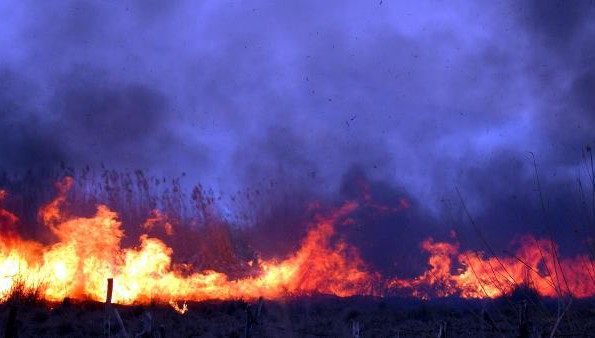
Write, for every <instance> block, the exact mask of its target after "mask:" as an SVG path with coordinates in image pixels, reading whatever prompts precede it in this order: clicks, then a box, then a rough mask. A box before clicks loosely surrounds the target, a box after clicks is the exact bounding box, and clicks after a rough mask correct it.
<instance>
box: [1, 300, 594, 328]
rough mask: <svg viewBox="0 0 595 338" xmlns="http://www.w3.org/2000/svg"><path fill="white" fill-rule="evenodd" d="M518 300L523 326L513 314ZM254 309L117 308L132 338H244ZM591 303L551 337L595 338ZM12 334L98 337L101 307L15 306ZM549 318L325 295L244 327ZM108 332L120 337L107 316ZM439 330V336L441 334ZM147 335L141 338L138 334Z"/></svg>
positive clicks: (536, 311)
mask: <svg viewBox="0 0 595 338" xmlns="http://www.w3.org/2000/svg"><path fill="white" fill-rule="evenodd" d="M525 302H526V304H527V305H526V321H524V324H521V323H520V311H521V309H522V308H523V304H524V303H525ZM248 304H250V309H251V310H250V311H252V312H253V313H254V315H256V312H257V309H256V308H257V305H256V304H255V303H246V302H243V301H239V300H238V301H223V302H221V301H209V302H200V303H189V304H188V311H187V312H186V313H185V314H179V313H178V312H176V311H175V310H174V309H173V308H172V307H170V306H168V305H158V304H154V305H148V306H119V305H116V309H117V310H118V311H119V313H120V314H121V318H122V321H123V323H124V326H125V328H126V331H127V334H128V336H130V337H133V336H135V335H137V334H139V333H140V332H142V331H143V327H144V326H145V327H146V325H147V323H146V322H147V315H148V314H149V315H150V317H151V318H152V321H151V328H152V332H153V333H152V334H153V337H159V336H165V337H244V336H246V323H247V311H246V306H247V305H248ZM594 304H595V302H594V300H592V299H584V300H580V301H575V302H574V304H573V306H572V308H571V310H570V311H569V312H568V313H567V314H566V316H565V317H564V319H563V320H562V322H561V324H560V327H559V330H558V334H556V336H559V337H593V336H595V306H594ZM10 307H11V306H10V305H8V304H3V305H0V323H2V326H1V327H0V335H5V333H6V331H5V330H6V328H7V320H8V316H9V312H10ZM16 307H17V316H16V318H17V321H16V329H17V332H18V337H76V336H88V337H94V336H95V337H96V336H103V335H104V328H105V309H104V305H103V304H102V303H98V302H76V303H71V302H69V301H67V302H63V303H61V304H54V305H48V304H41V303H37V304H22V305H17V306H16ZM555 319H556V301H555V300H540V299H529V300H525V301H523V300H521V301H519V300H515V299H512V298H506V299H505V298H501V299H496V300H489V301H474V300H461V299H437V300H431V301H422V300H414V299H402V298H371V297H350V298H338V297H331V296H312V297H300V298H296V299H286V300H283V301H264V302H263V306H262V311H261V313H260V316H259V317H258V318H257V319H256V320H255V321H256V323H254V324H252V328H251V330H250V335H251V336H253V337H353V336H355V335H354V331H357V330H354V327H357V326H359V334H360V336H361V337H440V335H439V334H440V332H441V330H442V334H443V335H442V336H443V337H523V335H522V334H525V337H542V336H549V335H550V331H551V329H552V326H553V325H554V322H555ZM110 326H111V335H112V336H118V335H120V336H121V334H122V331H121V329H120V326H119V325H118V323H117V321H116V319H115V317H114V316H113V315H112V317H111V321H110ZM444 328H446V335H444V334H445V333H444ZM145 336H146V337H149V335H145Z"/></svg>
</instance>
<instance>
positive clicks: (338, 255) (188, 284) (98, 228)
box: [0, 179, 376, 304]
mask: <svg viewBox="0 0 595 338" xmlns="http://www.w3.org/2000/svg"><path fill="white" fill-rule="evenodd" d="M71 184H72V180H71V179H66V180H64V181H63V182H62V183H60V184H58V190H59V194H58V197H57V198H56V199H54V200H53V201H52V202H50V203H49V204H48V205H46V206H45V207H43V208H42V209H41V211H40V216H41V217H40V218H41V219H42V220H43V221H44V223H45V224H46V225H47V226H48V227H49V229H50V230H51V232H52V233H53V234H54V235H55V236H56V238H57V242H56V243H54V244H52V245H49V246H43V245H41V244H39V243H35V242H28V241H24V240H21V239H18V238H17V239H16V240H15V239H14V238H11V237H4V236H3V237H2V240H1V242H0V267H2V271H4V276H2V279H1V280H0V299H1V298H3V297H6V296H7V295H8V293H9V292H10V290H11V287H12V286H13V284H14V283H15V281H16V280H17V277H18V279H19V280H22V281H25V283H26V284H27V287H29V288H34V287H39V286H40V285H43V286H44V297H45V298H46V299H47V300H52V301H56V300H61V299H63V298H65V297H71V298H90V299H93V300H103V299H104V297H105V294H106V284H105V280H106V278H113V279H114V281H115V286H114V290H113V301H114V302H117V303H123V304H128V303H145V302H150V301H153V300H162V301H172V300H193V301H199V300H205V299H215V298H216V299H233V298H256V297H260V296H263V297H267V298H278V297H282V296H285V295H292V294H309V293H315V292H319V293H328V294H334V295H338V296H351V295H356V294H373V293H374V288H373V282H374V280H375V279H376V277H375V275H374V274H372V273H369V272H367V270H366V267H365V264H364V263H363V261H362V260H361V258H360V257H359V253H358V252H357V250H355V249H354V248H353V247H350V246H349V245H347V244H346V243H345V242H343V241H341V240H337V241H333V237H334V235H335V230H334V227H335V225H336V224H337V223H338V222H340V221H341V220H342V219H344V218H346V217H347V215H348V214H349V213H350V212H352V211H353V210H354V209H355V208H357V204H355V203H347V204H345V205H343V206H342V207H341V208H339V209H338V210H335V211H333V212H332V213H330V214H329V215H326V216H319V217H318V218H317V221H316V223H315V224H314V225H313V226H312V228H311V229H310V230H309V232H308V233H307V235H306V237H305V239H304V240H303V241H302V244H301V247H300V249H299V250H298V251H297V252H295V253H294V254H293V255H291V256H290V257H288V258H286V259H285V260H281V261H277V260H268V261H260V262H258V265H259V266H258V268H259V272H258V273H257V274H255V275H253V276H248V277H245V278H241V279H236V280H230V278H229V277H228V276H227V275H225V274H223V273H220V272H216V271H199V272H194V273H191V274H188V273H187V271H188V270H189V269H188V266H186V265H183V264H174V263H173V262H172V254H173V249H172V248H170V247H168V246H167V245H165V243H164V242H163V241H161V240H160V239H157V238H152V237H149V235H147V234H143V235H141V236H140V238H139V240H140V245H139V246H138V247H135V248H122V247H121V239H122V238H123V237H124V232H123V231H122V229H121V225H122V224H121V223H120V222H119V221H118V214H117V213H115V212H114V211H111V210H110V209H109V208H108V207H106V206H105V205H100V206H99V207H98V208H97V211H96V212H95V214H94V215H93V216H91V217H73V216H69V215H66V214H65V213H64V212H63V211H62V208H61V207H62V204H63V203H65V201H66V197H65V194H66V192H67V191H68V188H69V186H70V185H71ZM3 212H4V213H6V215H9V216H7V217H5V218H7V219H8V221H4V220H3V223H2V224H6V226H13V225H14V223H16V221H17V219H16V217H14V215H12V214H10V213H8V212H6V211H3ZM154 216H155V217H158V216H159V214H157V213H156V214H154ZM154 223H155V219H154V218H151V219H149V221H148V222H147V223H146V224H145V225H144V226H143V228H144V229H147V230H148V229H150V228H151V227H152V226H153V224H154ZM169 227H171V225H169ZM14 236H16V235H14ZM14 236H13V237H14Z"/></svg>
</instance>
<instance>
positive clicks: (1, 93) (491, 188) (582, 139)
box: [0, 0, 595, 251]
mask: <svg viewBox="0 0 595 338" xmlns="http://www.w3.org/2000/svg"><path fill="white" fill-rule="evenodd" d="M594 18H595V7H594V5H593V4H592V2H590V1H572V2H566V1H538V0H535V1H529V2H524V3H519V2H516V1H504V2H502V1H498V2H490V3H476V2H473V1H458V2H456V3H452V2H448V3H446V2H439V1H427V2H421V3H420V2H415V3H409V2H397V1H390V0H384V1H357V2H345V1H299V2H293V3H290V2H275V3H272V2H266V1H256V2H241V1H201V2H196V1H153V0H151V1H146V0H143V1H141V0H129V1H117V2H105V1H102V2H97V1H43V2H39V1H4V2H3V3H2V4H0V20H1V22H2V23H3V24H2V30H1V31H0V46H1V48H0V112H1V113H0V134H1V135H2V136H1V138H0V157H1V158H2V162H1V166H2V167H3V168H4V169H5V170H8V171H24V170H29V169H40V168H46V167H52V166H57V165H59V164H60V163H66V164H67V165H70V166H73V167H85V166H87V165H89V166H91V167H99V166H102V165H104V166H107V167H109V168H116V169H130V170H135V169H142V170H146V171H149V172H152V173H156V175H179V174H180V173H182V172H184V173H186V177H185V178H184V180H185V182H187V183H188V184H193V183H195V182H202V184H203V185H205V186H209V187H213V189H215V190H218V191H236V190H238V189H244V188H246V187H248V188H250V189H261V188H262V187H263V186H264V187H267V188H268V189H269V190H276V191H277V193H278V194H279V195H278V196H293V197H292V198H295V199H296V200H299V201H305V200H307V199H308V198H307V197H304V196H316V197H317V198H329V199H331V200H335V199H341V198H347V197H349V194H350V191H353V189H356V188H353V186H355V184H356V183H354V182H355V181H357V177H364V178H365V180H367V181H369V182H371V183H370V186H371V187H372V194H373V195H374V198H375V199H380V200H382V199H385V198H388V199H389V200H390V201H397V200H398V198H399V197H404V198H406V199H408V200H409V201H410V202H411V205H412V207H411V209H410V210H413V209H415V210H414V211H408V212H410V213H412V214H410V215H409V216H399V217H405V219H385V220H384V221H369V222H368V225H369V229H367V231H366V232H365V233H367V234H369V236H370V237H369V238H372V243H376V244H377V245H378V246H379V247H381V248H382V250H387V249H389V248H390V247H392V246H393V244H394V243H393V242H391V236H392V237H397V236H400V234H403V233H405V234H408V233H411V234H416V235H415V236H413V235H412V236H413V237H414V238H415V240H413V239H412V241H411V244H410V245H408V248H407V250H410V248H411V247H415V246H416V245H417V239H418V238H421V237H423V236H426V235H427V234H428V233H434V234H447V233H448V231H449V230H451V229H457V231H458V232H460V233H467V234H468V236H469V237H471V236H473V233H474V230H473V229H472V226H471V225H470V224H469V223H468V222H467V221H468V217H467V215H466V214H465V213H464V209H463V208H462V205H461V201H460V200H459V197H458V195H457V194H456V193H455V188H458V189H459V191H460V194H461V197H462V198H463V200H464V201H465V203H466V206H467V207H468V209H469V211H470V214H472V216H473V217H475V220H476V223H477V224H478V225H479V227H481V229H482V230H483V231H484V232H485V233H486V236H488V237H491V238H494V241H496V242H497V241H498V239H499V238H501V239H502V240H501V243H498V244H502V243H505V242H507V241H508V240H509V239H510V238H511V237H512V236H514V235H515V234H518V233H525V232H535V233H544V232H545V231H546V230H544V229H545V228H544V223H551V226H552V227H553V228H554V232H555V235H556V236H557V237H561V238H567V239H566V241H571V240H575V237H573V236H574V235H572V231H570V230H568V229H573V228H574V227H578V226H580V225H581V224H583V223H584V222H585V218H584V217H582V216H581V215H582V214H580V213H579V212H578V211H577V210H579V209H580V192H579V188H578V185H577V179H579V178H582V179H583V180H584V179H585V178H586V172H585V166H584V164H585V162H584V159H583V158H582V155H581V154H582V151H583V150H584V149H585V145H587V144H592V143H593V142H595V133H594V130H595V95H593V94H594V93H595V66H593V65H594V64H595V62H594V57H595V20H593V19H594ZM531 154H534V156H535V159H536V162H537V164H538V166H537V171H538V173H539V175H540V185H539V186H538V185H537V181H536V177H535V172H534V169H535V168H534V165H533V157H532V155H531ZM350 184H352V185H353V186H352V187H351V188H350V187H349V185H350ZM538 187H540V188H541V191H542V195H543V198H544V201H545V202H544V204H545V206H546V209H547V210H546V213H545V214H546V216H544V213H543V211H542V210H541V204H540V200H539V194H538V190H537V189H538ZM585 188H586V189H588V185H587V186H586V187H585ZM279 191H282V192H283V193H279ZM263 194H264V192H263ZM296 196H297V197H296ZM387 196H388V197H387ZM263 199H264V198H263ZM271 199H272V198H271ZM305 204H306V202H304V203H301V202H300V203H296V205H298V206H300V207H301V206H303V205H305ZM544 219H547V221H545V220H544ZM374 222H376V223H374ZM395 223H397V224H395ZM405 229H409V230H405ZM424 229H425V230H424ZM387 234H388V236H387ZM362 236H363V235H362ZM363 237H365V236H363ZM405 237H406V236H405ZM369 238H368V239H367V240H370V239H369ZM377 238H382V241H375V240H376V239H377ZM401 238H403V237H402V236H401ZM365 240H366V239H365V238H362V239H360V241H361V243H360V244H361V245H362V246H364V247H365V246H366V244H365ZM470 241H471V240H470ZM562 241H564V240H562ZM385 242H386V243H385ZM376 244H374V245H376ZM368 245H369V246H370V247H373V246H374V245H372V244H368ZM370 250H372V249H370ZM414 251H415V250H414Z"/></svg>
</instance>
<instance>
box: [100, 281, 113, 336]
mask: <svg viewBox="0 0 595 338" xmlns="http://www.w3.org/2000/svg"><path fill="white" fill-rule="evenodd" d="M113 290H114V279H113V278H108V279H107V295H106V297H105V325H104V328H103V334H104V335H105V336H106V337H109V336H110V335H111V316H110V309H111V307H112V306H111V305H112V292H113Z"/></svg>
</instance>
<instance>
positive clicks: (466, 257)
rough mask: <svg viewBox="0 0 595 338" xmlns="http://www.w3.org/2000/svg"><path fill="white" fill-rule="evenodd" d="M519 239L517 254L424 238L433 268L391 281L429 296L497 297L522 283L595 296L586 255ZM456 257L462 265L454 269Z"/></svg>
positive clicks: (554, 292) (546, 292)
mask: <svg viewBox="0 0 595 338" xmlns="http://www.w3.org/2000/svg"><path fill="white" fill-rule="evenodd" d="M519 242H520V248H519V249H518V250H517V251H516V252H515V253H514V254H513V255H512V257H487V258H486V257H485V255H484V254H483V253H482V252H474V251H466V252H463V253H461V254H459V250H458V244H450V243H444V242H434V240H433V239H432V238H430V239H428V240H426V241H424V242H423V243H422V249H423V250H425V251H427V252H429V253H430V258H429V259H428V264H429V265H430V269H429V270H427V271H425V272H424V273H423V274H421V275H420V276H418V277H417V278H414V279H404V280H402V279H393V280H391V281H389V283H388V286H389V288H392V289H397V290H399V289H400V290H408V292H409V294H410V295H412V296H416V297H421V298H424V299H427V298H430V297H433V296H438V297H447V296H453V295H455V296H460V297H463V298H494V297H499V296H502V295H505V294H509V293H510V292H512V291H513V290H514V289H515V287H517V286H520V285H526V286H530V287H531V288H533V289H534V290H535V291H537V292H538V293H539V294H540V295H542V296H548V297H556V296H558V295H570V296H573V297H578V298H582V297H591V296H593V295H595V269H594V266H593V262H592V261H591V260H590V259H589V258H588V257H587V256H578V257H575V258H572V259H571V258H562V259H559V258H558V257H557V248H556V247H555V246H554V244H553V243H552V242H551V241H549V240H545V239H539V240H538V239H535V238H534V237H533V236H525V237H523V238H521V240H520V241H519ZM453 261H454V263H456V265H457V266H458V267H459V268H456V269H455V266H454V265H455V264H453ZM453 270H455V271H453Z"/></svg>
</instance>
